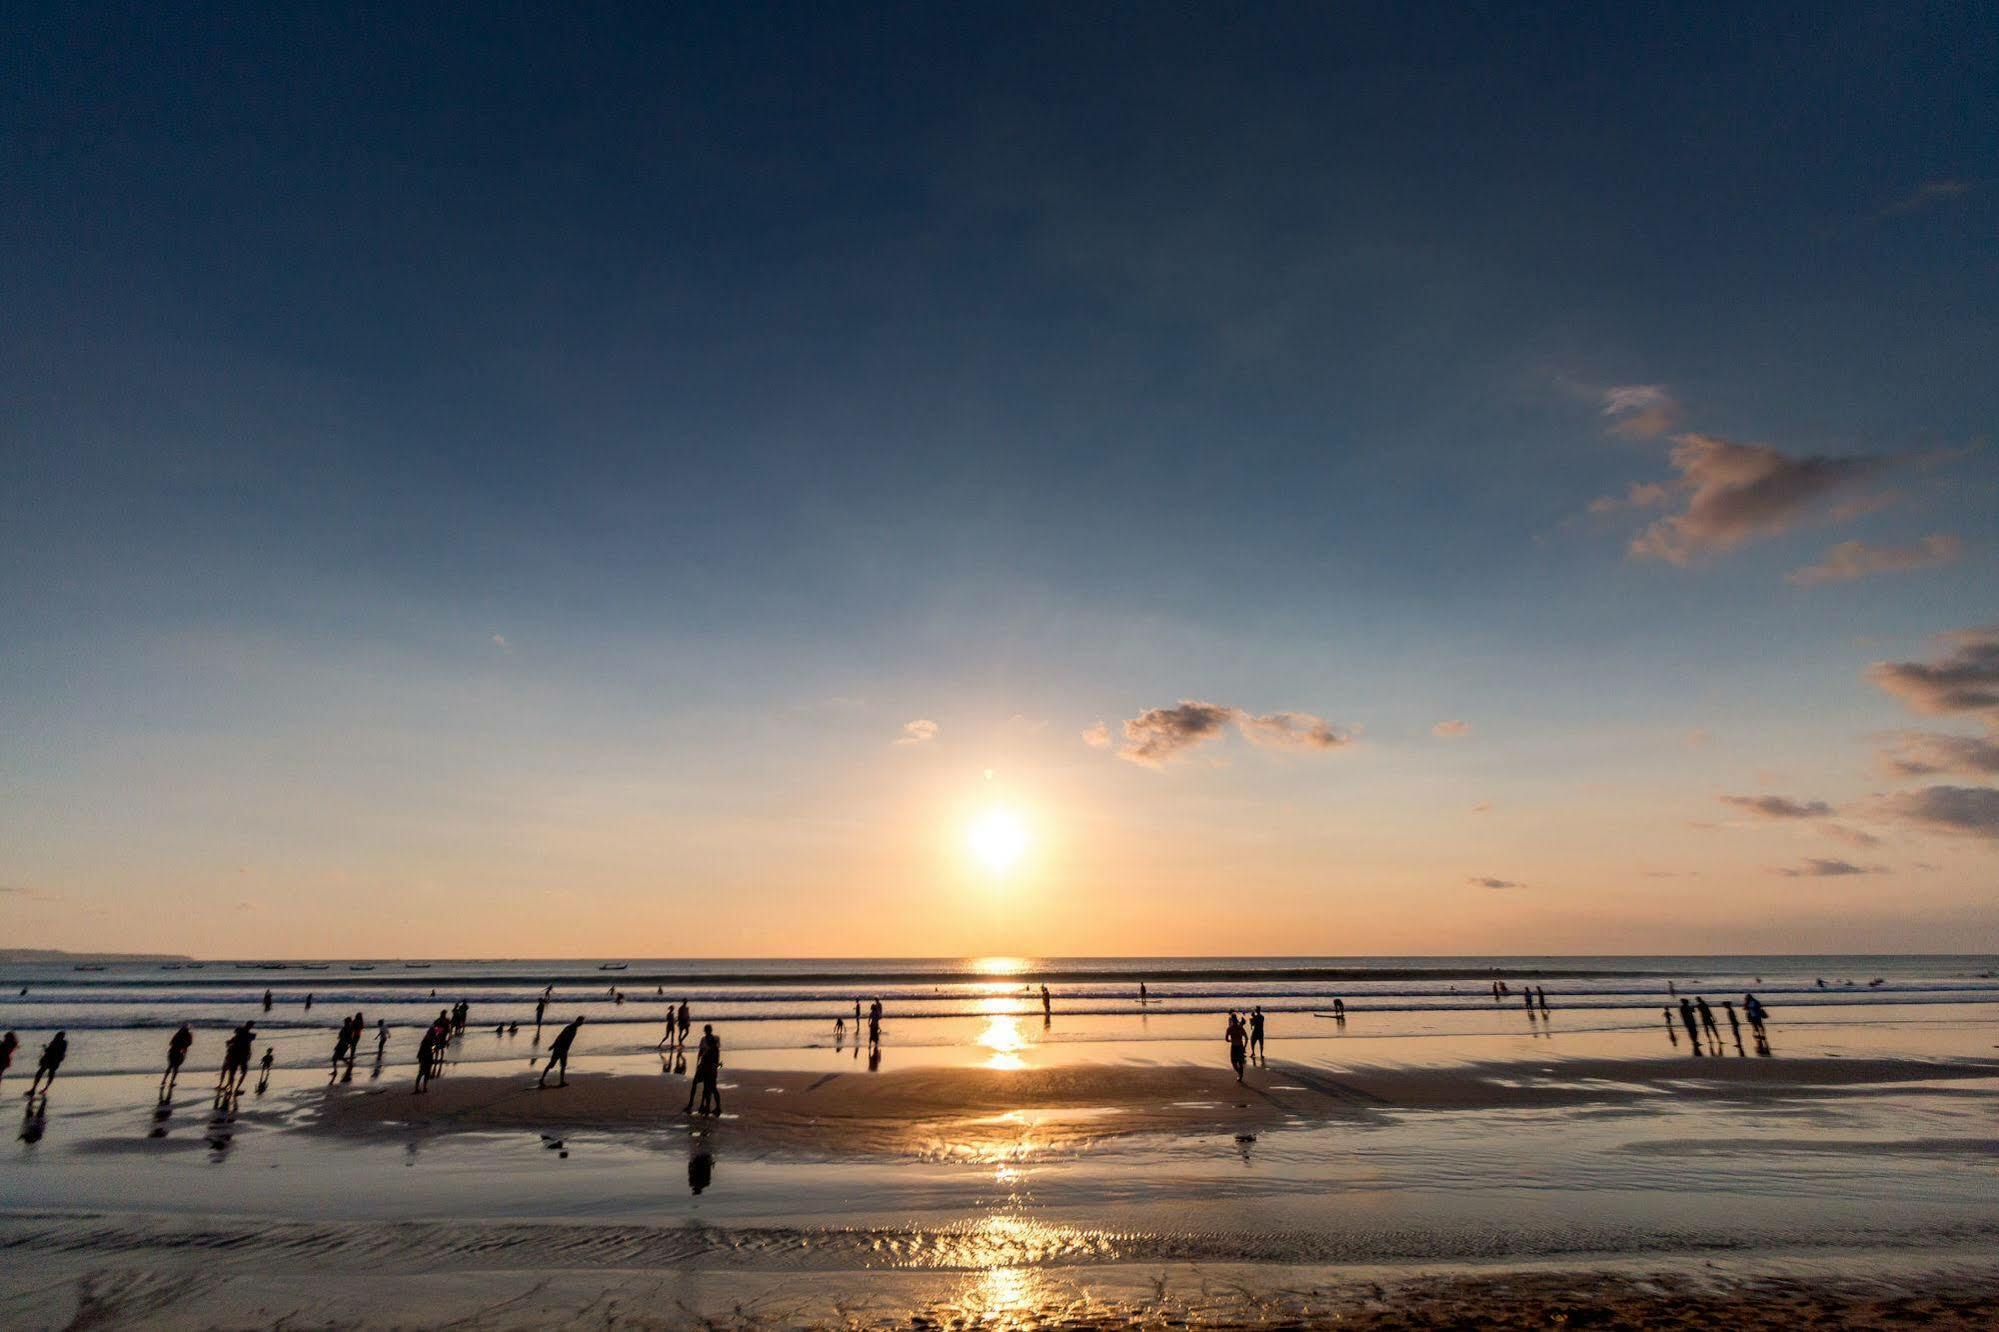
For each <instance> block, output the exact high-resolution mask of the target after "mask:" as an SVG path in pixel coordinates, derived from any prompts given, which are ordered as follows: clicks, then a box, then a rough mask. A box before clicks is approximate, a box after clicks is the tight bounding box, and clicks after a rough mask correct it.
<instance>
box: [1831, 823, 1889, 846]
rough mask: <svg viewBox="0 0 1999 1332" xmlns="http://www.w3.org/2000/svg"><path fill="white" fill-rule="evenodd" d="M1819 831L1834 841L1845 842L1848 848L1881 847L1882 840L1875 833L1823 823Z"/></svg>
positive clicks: (1839, 824) (1840, 824)
mask: <svg viewBox="0 0 1999 1332" xmlns="http://www.w3.org/2000/svg"><path fill="white" fill-rule="evenodd" d="M1819 831H1820V832H1822V833H1824V834H1825V835H1826V836H1827V837H1830V838H1832V840H1833V841H1835V842H1845V843H1846V844H1847V845H1848V846H1879V845H1881V839H1880V838H1879V837H1876V836H1875V835H1874V834H1873V833H1871V832H1862V831H1861V830H1860V829H1858V828H1849V827H1847V826H1846V825H1845V824H1842V823H1822V824H1820V825H1819Z"/></svg>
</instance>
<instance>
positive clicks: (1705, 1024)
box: [1694, 995, 1721, 1050]
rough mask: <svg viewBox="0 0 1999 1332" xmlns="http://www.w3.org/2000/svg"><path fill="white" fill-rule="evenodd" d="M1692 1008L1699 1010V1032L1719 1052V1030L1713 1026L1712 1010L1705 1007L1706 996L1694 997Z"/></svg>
mask: <svg viewBox="0 0 1999 1332" xmlns="http://www.w3.org/2000/svg"><path fill="white" fill-rule="evenodd" d="M1694 1007H1695V1008H1697V1009H1699V1010H1700V1015H1701V1031H1702V1032H1703V1033H1704V1034H1705V1035H1706V1036H1707V1038H1708V1040H1710V1041H1712V1042H1713V1043H1714V1047H1715V1049H1717V1050H1719V1049H1720V1048H1721V1028H1719V1027H1717V1026H1715V1025H1714V1010H1713V1009H1712V1008H1709V1007H1708V1006H1707V996H1706V995H1696V996H1694Z"/></svg>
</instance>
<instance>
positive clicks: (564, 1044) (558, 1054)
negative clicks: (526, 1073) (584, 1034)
mask: <svg viewBox="0 0 1999 1332" xmlns="http://www.w3.org/2000/svg"><path fill="white" fill-rule="evenodd" d="M582 1025H583V1017H582V1015H581V1014H578V1015H577V1017H576V1020H575V1021H574V1022H572V1023H570V1024H569V1025H568V1026H566V1027H564V1028H563V1029H562V1030H561V1031H558V1032H556V1033H555V1039H554V1040H552V1041H550V1042H549V1043H548V1062H547V1063H546V1064H544V1065H543V1066H542V1070H541V1081H539V1082H537V1083H536V1084H535V1085H536V1086H537V1087H546V1086H547V1085H548V1074H549V1070H550V1069H553V1068H554V1067H555V1066H556V1065H557V1064H560V1065H562V1072H561V1074H560V1075H559V1076H558V1077H557V1078H556V1081H555V1085H556V1086H558V1087H567V1086H568V1085H569V1047H570V1046H572V1045H574V1044H576V1029H577V1028H578V1027H581V1026H582Z"/></svg>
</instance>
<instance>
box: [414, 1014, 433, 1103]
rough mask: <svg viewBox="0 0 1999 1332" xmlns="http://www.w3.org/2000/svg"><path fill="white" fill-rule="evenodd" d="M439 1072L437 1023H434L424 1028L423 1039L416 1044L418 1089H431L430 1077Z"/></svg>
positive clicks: (422, 1090)
mask: <svg viewBox="0 0 1999 1332" xmlns="http://www.w3.org/2000/svg"><path fill="white" fill-rule="evenodd" d="M436 1072H437V1024H436V1023H434V1022H433V1023H432V1024H431V1025H430V1026H428V1027H425V1028H424V1030H423V1039H422V1040H420V1041H418V1042H417V1046H416V1090H417V1091H418V1092H427V1091H429V1090H430V1079H431V1077H432V1075H433V1074H435V1073H436Z"/></svg>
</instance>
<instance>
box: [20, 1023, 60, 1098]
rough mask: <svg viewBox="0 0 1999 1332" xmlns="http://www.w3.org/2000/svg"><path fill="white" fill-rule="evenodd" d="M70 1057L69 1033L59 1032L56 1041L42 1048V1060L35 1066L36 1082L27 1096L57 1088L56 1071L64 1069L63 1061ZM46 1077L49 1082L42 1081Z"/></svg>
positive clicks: (29, 1085) (32, 1084) (30, 1085)
mask: <svg viewBox="0 0 1999 1332" xmlns="http://www.w3.org/2000/svg"><path fill="white" fill-rule="evenodd" d="M68 1057H69V1036H68V1034H67V1033H65V1032H60V1031H59V1032H57V1033H56V1034H55V1039H53V1040H51V1041H50V1042H49V1043H48V1044H47V1045H44V1046H43V1047H42V1059H41V1062H40V1063H39V1064H37V1065H36V1066H35V1080H34V1081H33V1082H30V1083H29V1084H28V1091H27V1095H29V1096H33V1095H34V1094H35V1091H36V1089H37V1088H39V1089H41V1090H42V1091H44V1092H46V1091H47V1090H48V1089H49V1088H50V1087H53V1086H55V1084H56V1070H57V1069H59V1068H61V1067H62V1061H63V1060H64V1059H67V1058H68ZM44 1075H47V1077H48V1081H47V1082H44V1081H42V1078H43V1076H44Z"/></svg>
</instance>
